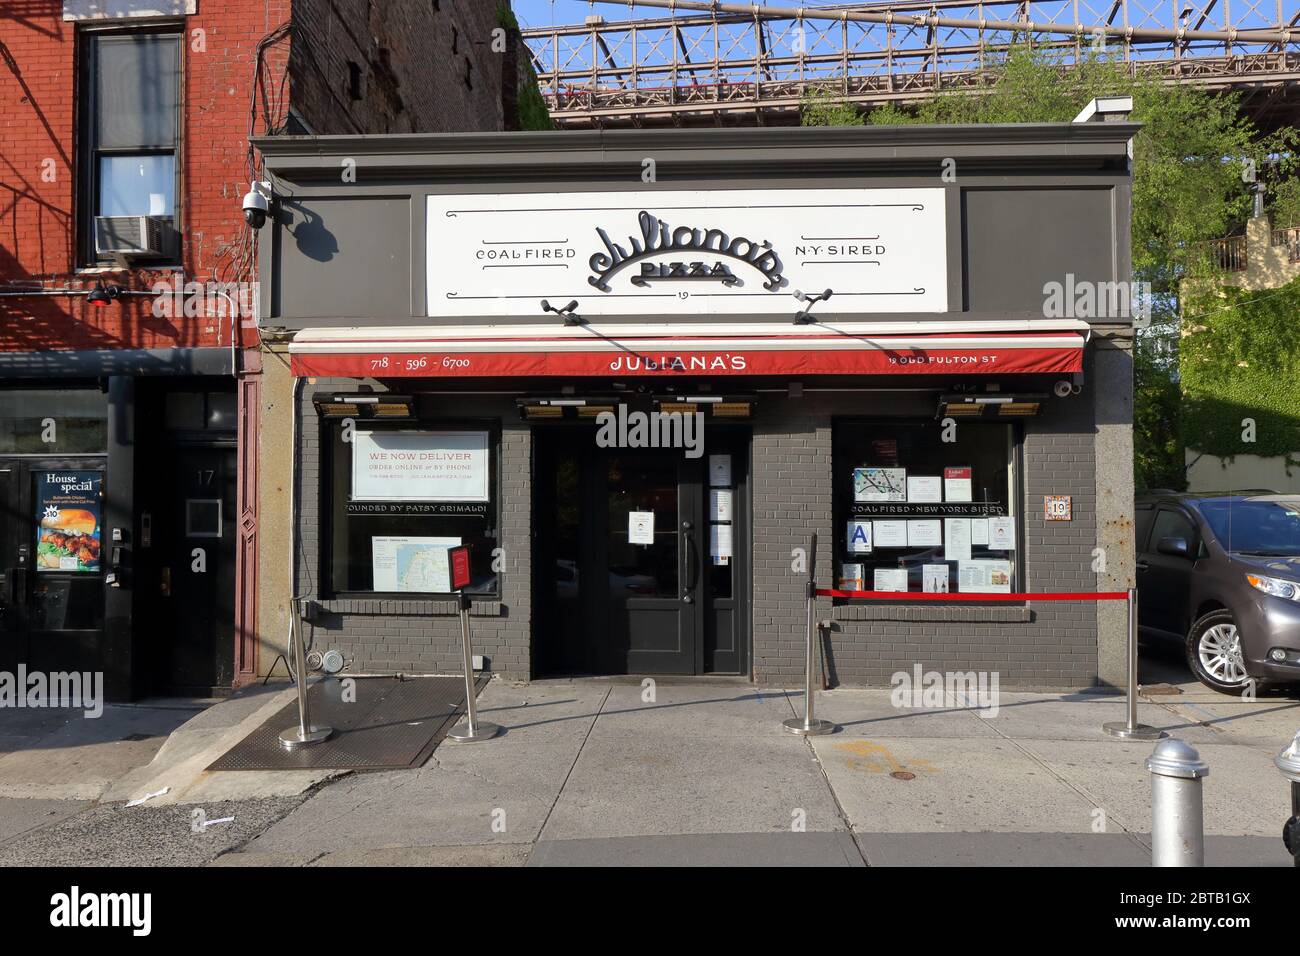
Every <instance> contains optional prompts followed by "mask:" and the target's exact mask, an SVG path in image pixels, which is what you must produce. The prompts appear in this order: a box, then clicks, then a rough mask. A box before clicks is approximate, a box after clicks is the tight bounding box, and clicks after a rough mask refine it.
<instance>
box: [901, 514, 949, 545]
mask: <svg viewBox="0 0 1300 956" xmlns="http://www.w3.org/2000/svg"><path fill="white" fill-rule="evenodd" d="M907 543H908V544H909V545H911V546H913V547H918V548H937V547H938V546H939V545H941V544H943V522H942V521H940V520H939V519H938V518H921V519H916V520H913V521H909V522H907Z"/></svg>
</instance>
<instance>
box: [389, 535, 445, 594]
mask: <svg viewBox="0 0 1300 956" xmlns="http://www.w3.org/2000/svg"><path fill="white" fill-rule="evenodd" d="M460 544H461V540H460V538H430V537H423V538H416V537H400V536H389V537H378V536H376V537H373V538H371V539H370V569H371V571H372V572H373V574H374V582H375V583H374V588H375V590H376V591H425V592H430V593H433V594H447V593H449V592H450V591H451V563H450V561H449V559H448V555H447V551H448V550H449V549H451V548H458V547H460Z"/></svg>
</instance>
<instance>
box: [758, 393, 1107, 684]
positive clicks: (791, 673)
mask: <svg viewBox="0 0 1300 956" xmlns="http://www.w3.org/2000/svg"><path fill="white" fill-rule="evenodd" d="M1091 404H1092V403H1091V401H1090V400H1088V399H1086V398H1084V397H1077V398H1069V399H1064V400H1062V399H1054V398H1052V399H1049V400H1048V402H1047V405H1046V409H1045V413H1044V414H1043V415H1042V416H1041V417H1038V418H1032V419H1026V420H1025V421H1024V423H1023V428H1024V442H1023V455H1022V458H1021V462H1022V466H1023V471H1024V475H1022V477H1021V485H1022V488H1023V491H1024V498H1023V499H1022V501H1021V504H1020V509H1019V510H1020V514H1021V516H1022V519H1021V520H1022V523H1023V529H1024V530H1023V540H1024V551H1023V554H1021V555H1020V560H1021V568H1022V569H1023V571H1024V575H1023V577H1022V581H1023V583H1024V585H1025V589H1026V590H1030V591H1095V590H1096V589H1097V576H1096V575H1095V574H1093V572H1092V570H1091V567H1092V550H1093V548H1094V547H1096V540H1097V535H1096V485H1095V479H1094V460H1093V448H1094V438H1093V426H1092V417H1091ZM760 405H761V410H760V412H759V414H758V417H757V419H756V421H755V429H754V445H753V461H754V465H753V471H754V478H753V488H754V491H753V494H754V550H755V554H754V575H755V577H754V596H755V597H754V655H753V659H754V676H755V679H756V680H758V681H759V682H761V683H772V684H784V685H791V684H798V683H800V682H801V681H802V679H803V667H804V640H805V638H804V614H805V610H804V598H803V578H802V576H801V575H799V574H796V573H794V572H793V571H792V570H791V561H792V557H791V551H792V549H794V548H797V547H806V546H807V543H808V537H809V535H810V534H811V532H813V531H814V530H815V531H816V532H817V533H818V536H819V538H820V540H821V542H822V543H821V545H820V551H821V556H820V559H819V565H818V575H817V578H818V582H819V584H820V585H821V586H823V587H825V586H827V584H829V583H830V582H831V578H832V575H833V574H834V565H833V558H834V555H833V554H832V547H831V542H833V541H834V535H833V525H832V522H833V515H832V463H831V430H832V419H833V418H834V417H840V416H854V417H856V416H863V417H890V416H904V417H912V416H917V417H924V418H931V417H932V416H933V414H934V408H935V404H934V398H933V396H932V395H926V396H924V397H919V396H909V395H900V394H899V393H890V392H880V393H875V394H869V393H812V392H809V393H806V395H805V397H804V398H802V399H797V400H786V401H768V400H764V401H763V402H761V403H760ZM958 427H960V426H958ZM1045 494H1063V495H1071V496H1073V499H1074V502H1073V505H1074V520H1073V521H1071V522H1069V523H1065V522H1046V521H1045V520H1044V519H1043V513H1042V499H1043V495H1045ZM816 614H817V619H818V620H822V619H828V618H829V619H832V620H833V621H834V625H833V629H832V632H831V636H830V638H829V641H828V645H829V648H828V651H829V653H828V654H827V658H826V660H827V665H826V666H827V671H828V673H829V675H830V677H831V679H832V682H834V683H841V684H845V685H867V686H885V685H888V683H889V678H890V675H891V674H893V673H895V672H897V671H908V672H910V671H911V669H912V667H913V665H914V664H917V663H919V664H921V665H922V667H923V669H925V670H937V671H957V670H988V671H997V672H998V673H999V680H1000V682H1001V685H1002V686H1003V687H1004V688H1005V687H1023V688H1039V687H1041V688H1082V687H1090V686H1092V685H1094V684H1095V683H1096V673H1097V629H1096V627H1097V624H1096V608H1095V606H1094V605H1092V604H1075V603H1058V602H1038V603H1034V604H1031V605H1030V606H1029V607H1019V606H1012V605H1008V606H1005V607H960V606H957V607H952V606H949V607H944V606H935V607H929V606H922V607H910V608H886V607H872V606H853V605H847V606H839V607H833V606H832V602H831V601H830V600H828V599H820V600H819V602H818V607H817V612H816Z"/></svg>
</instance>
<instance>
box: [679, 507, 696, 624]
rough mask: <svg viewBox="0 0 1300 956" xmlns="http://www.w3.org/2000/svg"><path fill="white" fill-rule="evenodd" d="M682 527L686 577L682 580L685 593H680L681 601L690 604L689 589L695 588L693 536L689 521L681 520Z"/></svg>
mask: <svg viewBox="0 0 1300 956" xmlns="http://www.w3.org/2000/svg"><path fill="white" fill-rule="evenodd" d="M682 527H683V528H685V530H684V531H683V532H682V537H683V540H684V542H685V545H686V579H685V580H684V581H683V582H682V587H683V590H684V591H685V592H686V593H685V594H684V595H682V602H683V603H684V604H690V603H691V601H692V600H693V598H692V597H691V591H693V590H694V589H695V574H696V568H695V538H694V537H693V536H692V535H691V530H690V528H691V526H690V522H683V525H682Z"/></svg>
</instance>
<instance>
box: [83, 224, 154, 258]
mask: <svg viewBox="0 0 1300 956" xmlns="http://www.w3.org/2000/svg"><path fill="white" fill-rule="evenodd" d="M171 233H172V226H171V220H170V219H168V218H166V217H164V216H96V217H95V251H96V252H97V253H98V254H100V255H120V256H165V255H168V253H169V250H170V243H169V239H170V238H171Z"/></svg>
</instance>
